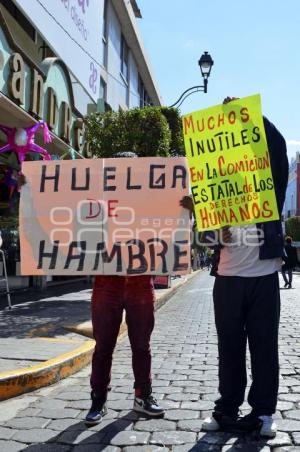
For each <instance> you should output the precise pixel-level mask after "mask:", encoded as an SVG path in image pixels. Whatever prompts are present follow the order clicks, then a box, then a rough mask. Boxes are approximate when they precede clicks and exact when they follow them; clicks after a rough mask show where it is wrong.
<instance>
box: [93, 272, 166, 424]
mask: <svg viewBox="0 0 300 452" xmlns="http://www.w3.org/2000/svg"><path fill="white" fill-rule="evenodd" d="M154 301H155V296H154V286H153V280H152V277H151V276H131V277H126V276H96V278H95V283H94V288H93V295H92V324H93V332H94V338H95V341H96V346H95V351H94V354H93V360H92V374H91V388H92V392H91V398H92V406H91V409H90V410H89V412H88V414H87V416H86V423H87V424H89V425H95V424H98V423H99V422H100V421H101V419H102V417H103V416H104V415H105V414H106V413H107V407H106V399H107V392H108V390H109V385H110V379H111V366H112V355H113V351H114V348H115V345H116V341H117V337H118V333H119V329H120V325H121V322H122V317H123V310H124V309H125V312H126V323H127V327H128V337H129V341H130V345H131V350H132V368H133V374H134V380H135V381H134V389H135V398H134V404H133V409H134V410H135V411H138V412H141V413H145V414H147V415H149V416H154V417H155V416H162V415H163V414H164V409H163V408H161V407H160V406H159V405H158V403H157V401H156V400H155V398H154V397H153V396H152V387H151V349H150V337H151V333H152V331H153V327H154Z"/></svg>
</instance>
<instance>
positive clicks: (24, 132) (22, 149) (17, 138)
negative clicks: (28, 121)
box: [0, 121, 52, 165]
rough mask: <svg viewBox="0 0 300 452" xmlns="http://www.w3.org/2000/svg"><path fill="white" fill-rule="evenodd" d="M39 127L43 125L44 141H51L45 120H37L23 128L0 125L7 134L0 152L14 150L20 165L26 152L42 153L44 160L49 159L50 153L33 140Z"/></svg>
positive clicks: (0, 128)
mask: <svg viewBox="0 0 300 452" xmlns="http://www.w3.org/2000/svg"><path fill="white" fill-rule="evenodd" d="M39 127H43V129H44V143H51V141H52V138H51V136H50V133H49V129H48V126H47V123H46V122H45V121H41V122H38V123H37V124H34V126H31V127H26V128H24V129H22V128H11V127H5V126H2V125H0V130H1V131H2V132H4V133H5V134H6V136H7V143H6V144H5V145H4V146H2V147H0V153H3V152H8V151H14V152H15V153H16V154H17V157H18V160H19V162H20V164H21V165H22V162H23V161H24V160H25V157H26V154H27V153H28V152H36V153H38V154H42V156H43V158H44V160H51V156H50V154H49V153H48V152H47V151H46V150H45V149H43V148H41V147H40V146H39V145H38V144H36V143H35V142H34V137H35V134H36V131H37V129H38V128H39Z"/></svg>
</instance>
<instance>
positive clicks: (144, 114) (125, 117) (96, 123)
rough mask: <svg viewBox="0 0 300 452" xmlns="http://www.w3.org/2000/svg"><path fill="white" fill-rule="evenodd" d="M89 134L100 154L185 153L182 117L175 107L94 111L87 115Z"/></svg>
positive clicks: (96, 151)
mask: <svg viewBox="0 0 300 452" xmlns="http://www.w3.org/2000/svg"><path fill="white" fill-rule="evenodd" d="M86 138H87V141H88V142H89V144H90V147H91V151H92V154H93V155H95V156H97V157H111V156H112V155H113V154H116V153H117V152H128V151H130V152H135V153H136V154H137V155H138V156H139V157H155V156H156V157H158V156H161V157H166V156H170V155H184V152H183V138H182V126H181V118H180V115H179V112H178V110H177V109H175V108H167V107H145V108H141V109H140V108H133V109H131V110H128V111H120V112H115V111H108V112H105V113H92V114H91V115H89V116H88V117H87V118H86Z"/></svg>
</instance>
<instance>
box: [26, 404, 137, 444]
mask: <svg viewBox="0 0 300 452" xmlns="http://www.w3.org/2000/svg"><path fill="white" fill-rule="evenodd" d="M132 417H133V418H134V420H138V419H139V417H137V415H136V413H135V412H134V411H130V412H129V413H126V415H125V416H123V417H120V418H118V419H108V420H105V417H104V418H103V421H102V422H101V423H100V424H98V425H97V426H94V427H87V426H86V425H85V423H84V421H80V422H78V423H77V424H73V425H71V426H70V427H69V428H67V429H66V430H64V431H63V432H60V433H58V434H57V436H54V437H53V438H51V439H50V440H49V441H47V442H45V443H43V444H40V443H39V444H33V445H31V446H29V447H26V448H24V449H22V451H23V450H24V451H25V450H26V452H33V451H35V452H37V451H39V452H50V451H52V450H55V451H56V452H65V451H69V450H70V447H71V448H72V447H73V448H74V447H76V446H77V447H78V446H80V450H81V449H82V450H84V449H86V451H87V452H93V451H97V452H100V451H101V450H104V449H105V448H107V446H109V445H110V443H111V441H112V440H113V438H114V437H115V436H116V435H117V434H118V433H120V432H123V431H125V430H126V429H127V427H129V426H130V425H131V424H133V422H134V421H133V419H132ZM132 433H133V434H134V433H139V432H134V431H132ZM74 442H75V443H74ZM83 446H84V447H83ZM75 450H76V449H75Z"/></svg>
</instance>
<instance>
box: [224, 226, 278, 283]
mask: <svg viewBox="0 0 300 452" xmlns="http://www.w3.org/2000/svg"><path fill="white" fill-rule="evenodd" d="M230 232H231V234H232V238H231V242H230V243H228V244H224V245H225V246H224V247H223V248H222V249H221V253H220V262H219V266H218V275H220V276H245V277H255V276H265V275H270V274H271V273H274V272H276V271H278V270H280V269H281V265H282V259H281V258H275V259H264V260H260V259H259V234H260V230H259V229H257V227H256V225H255V224H249V225H242V226H237V227H231V228H230Z"/></svg>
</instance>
